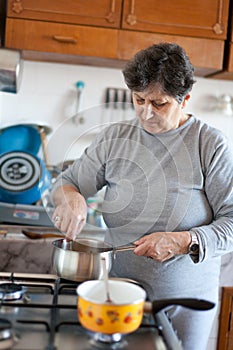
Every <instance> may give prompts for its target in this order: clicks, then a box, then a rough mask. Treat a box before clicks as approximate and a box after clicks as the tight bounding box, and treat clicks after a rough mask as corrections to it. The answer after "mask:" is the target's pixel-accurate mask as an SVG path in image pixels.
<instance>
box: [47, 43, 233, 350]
mask: <svg viewBox="0 0 233 350" xmlns="http://www.w3.org/2000/svg"><path fill="white" fill-rule="evenodd" d="M193 72H194V70H193V66H192V64H191V63H190V61H189V58H188V57H187V55H186V54H185V52H184V50H183V49H182V48H181V47H180V46H178V45H176V44H169V43H161V44H158V45H153V46H151V47H149V48H148V49H145V50H142V51H140V52H138V53H137V54H136V55H135V57H133V59H132V60H131V61H129V62H128V63H127V64H126V67H125V69H124V71H123V75H124V78H125V82H126V84H127V86H128V88H129V89H130V90H131V92H132V98H133V104H134V108H135V114H136V117H135V119H133V120H129V121H124V122H120V123H114V124H112V125H110V126H108V127H107V128H106V129H104V130H103V131H102V132H101V133H100V134H99V135H98V136H97V138H96V140H95V141H94V142H93V143H92V144H91V145H90V146H89V147H88V148H87V149H86V150H85V152H84V154H83V156H82V157H81V158H80V159H78V160H77V161H75V162H74V164H73V165H72V166H71V167H69V168H68V169H67V170H66V171H64V173H63V174H61V176H59V178H58V179H57V182H56V183H55V185H54V188H53V199H54V203H55V207H56V209H55V212H54V216H53V218H54V220H55V218H56V222H55V225H56V226H57V227H58V228H59V229H61V230H62V231H65V232H66V236H67V239H74V238H75V237H76V235H78V233H79V232H80V230H81V229H82V227H83V225H84V223H85V220H86V215H87V214H86V213H87V208H86V199H87V198H88V197H89V196H92V195H93V194H95V193H96V192H97V191H99V190H100V189H101V188H103V187H104V186H106V192H105V200H104V203H103V216H104V220H105V223H106V225H107V227H108V228H109V230H108V232H107V234H106V241H107V242H109V243H111V244H113V245H114V246H118V245H122V244H126V243H129V242H134V244H135V249H134V251H133V252H132V251H126V252H121V253H118V254H117V258H116V260H115V261H114V267H113V269H112V271H111V274H112V275H113V276H120V277H127V278H132V279H135V280H137V281H139V282H140V283H141V284H142V285H143V286H144V288H145V289H146V291H147V294H148V297H149V298H150V299H158V298H171V297H173V298H174V297H178V298H179V297H192V298H201V299H207V300H210V301H213V302H215V303H216V304H217V301H218V282H219V272H220V260H221V255H223V254H225V253H227V252H229V251H232V250H233V191H232V188H233V186H232V184H233V181H232V175H233V156H232V153H231V151H230V148H229V146H228V143H227V140H226V138H225V137H224V136H223V135H222V133H221V132H220V131H219V130H216V129H214V128H213V127H211V126H209V125H207V124H205V123H204V122H202V121H201V120H199V119H197V118H196V117H195V116H194V115H190V114H186V113H185V111H184V107H185V106H186V104H187V102H188V100H189V98H190V91H191V90H192V86H193V84H194V82H195V81H194V77H193ZM57 219H58V220H57ZM148 257H150V259H148ZM168 313H169V316H170V318H171V320H172V324H173V326H174V328H176V330H177V332H178V335H179V337H180V338H181V339H182V343H183V347H184V349H185V350H204V349H206V346H207V342H208V337H209V333H210V330H211V327H212V322H213V319H214V316H215V313H216V308H215V309H213V310H211V311H205V312H201V311H193V310H190V309H186V308H183V307H179V306H176V307H171V308H170V309H169V310H168Z"/></svg>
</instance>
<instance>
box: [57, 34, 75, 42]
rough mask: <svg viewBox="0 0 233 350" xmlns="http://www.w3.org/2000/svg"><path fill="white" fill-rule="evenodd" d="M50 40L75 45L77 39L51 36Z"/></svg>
mask: <svg viewBox="0 0 233 350" xmlns="http://www.w3.org/2000/svg"><path fill="white" fill-rule="evenodd" d="M52 38H53V40H55V41H58V42H59V43H66V44H77V39H75V38H74V37H72V36H62V35H53V37H52Z"/></svg>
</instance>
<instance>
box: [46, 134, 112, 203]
mask: <svg viewBox="0 0 233 350" xmlns="http://www.w3.org/2000/svg"><path fill="white" fill-rule="evenodd" d="M106 145H107V141H106V140H105V137H104V133H101V134H99V135H98V136H97V138H96V139H95V140H94V141H93V142H92V143H91V145H90V146H89V147H87V148H86V149H85V151H84V153H83V155H82V156H81V158H79V159H77V160H75V161H74V163H73V164H72V165H71V166H69V167H68V168H67V169H66V170H65V171H64V172H62V173H61V174H59V176H58V177H57V178H56V181H55V183H54V184H53V186H52V190H51V192H52V193H53V192H55V191H56V189H57V188H58V187H60V186H63V185H65V184H69V185H72V186H74V187H75V188H76V189H77V190H78V191H79V192H80V193H81V194H82V195H83V196H84V197H85V198H86V199H87V198H88V197H90V196H93V195H94V194H96V193H97V192H98V191H99V190H100V189H101V188H102V187H104V186H105V185H106V181H105V159H106Z"/></svg>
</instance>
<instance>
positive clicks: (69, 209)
mask: <svg viewBox="0 0 233 350" xmlns="http://www.w3.org/2000/svg"><path fill="white" fill-rule="evenodd" d="M86 217H87V206H86V201H85V199H84V197H83V196H82V195H80V194H79V193H78V192H74V193H70V194H69V195H67V196H66V197H65V199H64V201H63V202H61V203H60V204H58V205H57V207H56V209H55V211H54V214H53V217H52V220H53V222H54V225H55V226H56V227H57V228H58V229H59V230H60V231H62V232H64V233H65V234H66V239H67V240H68V241H70V240H74V239H75V237H76V235H78V234H79V233H80V232H81V230H82V228H83V226H84V225H85V223H86Z"/></svg>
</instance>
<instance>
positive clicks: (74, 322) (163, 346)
mask: <svg viewBox="0 0 233 350" xmlns="http://www.w3.org/2000/svg"><path fill="white" fill-rule="evenodd" d="M77 286H78V283H77V282H71V281H67V280H64V279H60V278H57V276H56V275H44V274H18V273H3V272H2V273H0V295H1V304H0V326H1V327H0V349H13V350H29V349H30V350H63V349H69V350H77V349H78V350H84V349H85V350H94V349H100V350H101V349H103V350H109V349H123V350H124V349H125V350H131V349H132V350H141V349H144V350H168V349H170V350H182V346H181V344H180V341H179V339H178V338H177V335H176V333H175V332H174V330H173V328H172V325H171V323H170V321H169V320H168V318H167V316H166V314H165V313H164V312H163V311H160V312H159V313H158V314H156V315H154V316H152V315H150V314H145V315H143V320H142V323H141V325H140V327H139V328H138V329H137V330H136V331H135V332H133V333H131V334H128V335H125V336H123V337H121V336H120V335H118V336H115V337H107V338H103V339H102V338H99V336H100V335H99V334H96V333H92V332H90V331H87V330H86V329H85V328H83V327H82V326H81V324H80V322H79V319H78V313H77V294H76V289H77ZM19 296H20V299H18V297H19Z"/></svg>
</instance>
